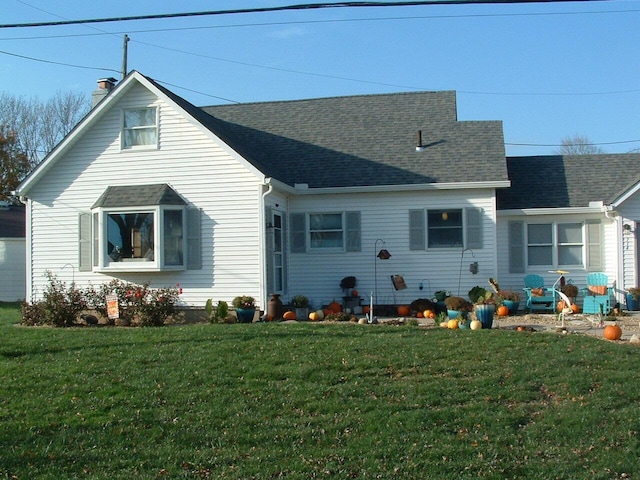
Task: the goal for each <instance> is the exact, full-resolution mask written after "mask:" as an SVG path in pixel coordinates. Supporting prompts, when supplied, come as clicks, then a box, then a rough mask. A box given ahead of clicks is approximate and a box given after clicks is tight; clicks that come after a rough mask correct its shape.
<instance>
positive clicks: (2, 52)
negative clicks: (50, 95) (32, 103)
mask: <svg viewBox="0 0 640 480" xmlns="http://www.w3.org/2000/svg"><path fill="white" fill-rule="evenodd" d="M0 54H3V55H9V56H12V57H18V58H23V59H25V60H31V61H34V62H41V63H49V64H51V65H62V66H63V67H72V68H82V69H85V70H98V71H103V72H116V73H120V70H114V69H112V68H102V67H87V66H84V65H73V64H71V63H63V62H54V61H52V60H43V59H41V58H34V57H28V56H26V55H19V54H17V53H11V52H5V51H3V50H0Z"/></svg>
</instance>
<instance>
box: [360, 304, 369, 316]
mask: <svg viewBox="0 0 640 480" xmlns="http://www.w3.org/2000/svg"><path fill="white" fill-rule="evenodd" d="M370 311H371V307H369V305H365V306H364V307H362V312H363V313H364V314H365V315H366V314H367V313H369V312H370Z"/></svg>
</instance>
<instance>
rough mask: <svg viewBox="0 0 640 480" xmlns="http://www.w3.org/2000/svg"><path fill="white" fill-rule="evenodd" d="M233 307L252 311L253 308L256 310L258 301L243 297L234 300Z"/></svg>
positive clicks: (246, 296)
mask: <svg viewBox="0 0 640 480" xmlns="http://www.w3.org/2000/svg"><path fill="white" fill-rule="evenodd" d="M233 306H234V307H235V308H243V309H245V310H250V309H252V308H256V300H255V298H253V297H250V296H248V295H241V296H239V297H236V298H234V299H233Z"/></svg>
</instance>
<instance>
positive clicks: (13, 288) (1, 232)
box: [0, 202, 27, 302]
mask: <svg viewBox="0 0 640 480" xmlns="http://www.w3.org/2000/svg"><path fill="white" fill-rule="evenodd" d="M24 224H25V212H24V207H21V206H16V205H10V204H9V203H8V202H0V302H17V301H19V300H24V299H25V292H26V275H25V265H26V262H27V260H26V251H25V237H24Z"/></svg>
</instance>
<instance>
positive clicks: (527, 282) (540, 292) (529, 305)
mask: <svg viewBox="0 0 640 480" xmlns="http://www.w3.org/2000/svg"><path fill="white" fill-rule="evenodd" d="M523 290H524V293H525V295H526V296H527V301H526V304H525V309H526V310H529V311H530V312H534V311H538V310H551V311H554V310H555V306H556V292H555V290H554V289H553V288H546V287H545V286H544V278H543V277H541V276H540V275H535V274H530V275H527V276H526V277H524V288H523Z"/></svg>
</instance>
